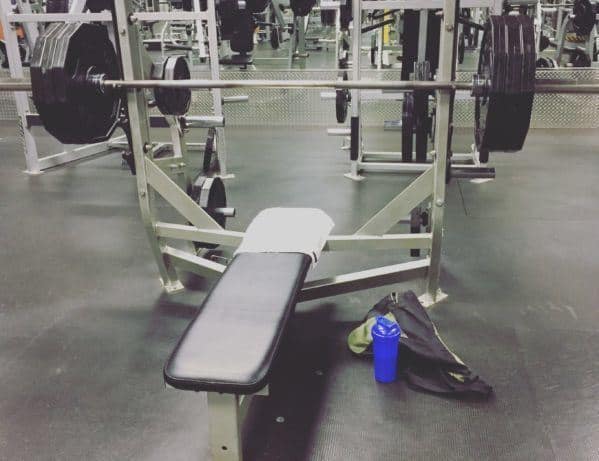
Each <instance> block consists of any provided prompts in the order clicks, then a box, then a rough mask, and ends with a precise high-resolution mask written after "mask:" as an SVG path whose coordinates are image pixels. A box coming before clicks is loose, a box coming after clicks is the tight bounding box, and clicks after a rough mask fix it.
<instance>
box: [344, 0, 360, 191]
mask: <svg viewBox="0 0 599 461" xmlns="http://www.w3.org/2000/svg"><path fill="white" fill-rule="evenodd" d="M352 14H353V21H352V23H353V25H352V33H351V41H352V43H351V46H352V56H351V60H352V68H351V70H352V81H353V82H358V81H359V80H360V55H361V52H362V1H361V0H356V1H354V2H353V3H352ZM360 105H361V101H360V90H357V89H353V90H351V112H352V119H357V121H358V122H357V130H354V131H357V133H355V132H354V133H353V134H352V136H357V138H358V139H357V140H354V141H353V142H354V143H357V146H358V155H357V158H356V159H351V160H350V171H349V173H347V174H345V177H346V178H350V179H353V180H354V181H361V180H362V179H364V177H363V176H360V171H359V168H358V167H359V164H360V162H361V161H362V124H361V123H360V122H359V121H360Z"/></svg>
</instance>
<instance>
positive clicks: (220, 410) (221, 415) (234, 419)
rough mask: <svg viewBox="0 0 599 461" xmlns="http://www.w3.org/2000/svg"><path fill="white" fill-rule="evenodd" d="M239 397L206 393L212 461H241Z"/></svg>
mask: <svg viewBox="0 0 599 461" xmlns="http://www.w3.org/2000/svg"><path fill="white" fill-rule="evenodd" d="M239 404H240V397H239V396H237V395H233V394H218V393H216V392H209V393H208V413H209V417H210V449H211V452H212V461H242V459H243V454H242V451H241V448H242V447H241V419H242V418H241V415H240V408H239Z"/></svg>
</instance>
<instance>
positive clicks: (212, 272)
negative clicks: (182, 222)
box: [162, 246, 227, 277]
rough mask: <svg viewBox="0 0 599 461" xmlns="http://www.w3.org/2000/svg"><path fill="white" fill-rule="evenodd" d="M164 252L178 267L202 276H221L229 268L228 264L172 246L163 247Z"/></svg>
mask: <svg viewBox="0 0 599 461" xmlns="http://www.w3.org/2000/svg"><path fill="white" fill-rule="evenodd" d="M162 252H163V254H164V255H166V256H168V257H169V258H170V260H171V261H172V263H173V264H175V266H177V267H178V268H180V269H183V270H186V271H188V272H191V273H193V274H197V275H201V276H206V277H216V276H220V275H221V274H222V273H223V272H224V271H225V269H226V268H227V266H225V265H223V264H219V263H215V262H214V261H210V260H209V259H206V258H201V257H199V256H196V255H193V254H191V253H187V252H186V251H182V250H179V249H177V248H173V247H170V246H165V247H163V249H162Z"/></svg>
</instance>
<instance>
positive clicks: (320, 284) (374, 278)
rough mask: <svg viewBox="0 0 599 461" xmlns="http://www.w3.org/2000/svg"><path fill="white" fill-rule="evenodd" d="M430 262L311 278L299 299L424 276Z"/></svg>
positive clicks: (332, 294) (427, 260) (424, 261)
mask: <svg viewBox="0 0 599 461" xmlns="http://www.w3.org/2000/svg"><path fill="white" fill-rule="evenodd" d="M429 264H430V261H429V259H428V258H425V259H418V260H416V261H410V262H407V263H401V264H394V265H392V266H384V267H377V268H375V269H368V270H365V271H360V272H352V273H350V274H342V275H336V276H334V277H329V278H325V279H320V280H311V281H309V282H306V283H305V284H304V287H303V288H302V291H301V292H300V294H299V301H300V302H301V301H310V300H312V299H320V298H326V297H328V296H336V295H340V294H344V293H351V292H354V291H359V290H366V289H369V288H376V287H382V286H385V285H391V284H393V283H401V282H405V281H407V280H412V279H414V278H419V277H424V275H426V272H427V270H428V267H429Z"/></svg>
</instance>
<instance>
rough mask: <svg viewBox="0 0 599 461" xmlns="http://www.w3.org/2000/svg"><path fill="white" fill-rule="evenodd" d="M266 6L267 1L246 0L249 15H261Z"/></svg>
mask: <svg viewBox="0 0 599 461" xmlns="http://www.w3.org/2000/svg"><path fill="white" fill-rule="evenodd" d="M267 6H268V0H247V1H246V8H247V9H248V10H249V11H250V12H251V13H262V12H263V11H264V10H265V9H266V7H267Z"/></svg>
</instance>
